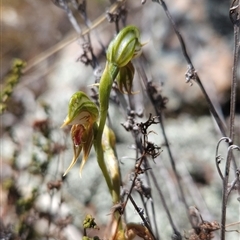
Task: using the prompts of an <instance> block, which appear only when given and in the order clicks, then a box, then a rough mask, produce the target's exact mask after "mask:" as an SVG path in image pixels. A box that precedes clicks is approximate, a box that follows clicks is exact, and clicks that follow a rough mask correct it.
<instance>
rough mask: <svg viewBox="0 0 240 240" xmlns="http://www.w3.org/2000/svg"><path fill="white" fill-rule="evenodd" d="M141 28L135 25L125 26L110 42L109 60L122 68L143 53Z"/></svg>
mask: <svg viewBox="0 0 240 240" xmlns="http://www.w3.org/2000/svg"><path fill="white" fill-rule="evenodd" d="M139 36H140V34H139V30H138V29H137V28H136V27H135V26H127V27H125V28H123V29H122V30H121V31H120V32H119V33H118V35H117V36H116V38H115V39H113V41H112V42H111V43H110V44H109V47H108V51H107V60H108V62H110V63H113V64H115V65H116V66H117V67H119V68H121V67H123V66H125V65H126V64H127V63H128V62H130V61H131V60H132V59H133V58H134V57H136V56H137V55H139V54H140V53H141V48H142V44H141V43H140V42H139Z"/></svg>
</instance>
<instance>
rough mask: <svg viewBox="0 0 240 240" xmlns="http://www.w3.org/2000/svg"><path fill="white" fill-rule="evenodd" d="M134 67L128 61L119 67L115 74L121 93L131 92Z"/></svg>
mask: <svg viewBox="0 0 240 240" xmlns="http://www.w3.org/2000/svg"><path fill="white" fill-rule="evenodd" d="M134 72H135V69H134V67H133V64H132V63H131V62H129V63H128V64H127V65H126V66H124V67H122V68H120V69H119V73H118V75H117V78H116V80H117V84H118V88H119V91H120V92H121V93H128V94H131V93H132V91H131V90H132V85H133V77H134Z"/></svg>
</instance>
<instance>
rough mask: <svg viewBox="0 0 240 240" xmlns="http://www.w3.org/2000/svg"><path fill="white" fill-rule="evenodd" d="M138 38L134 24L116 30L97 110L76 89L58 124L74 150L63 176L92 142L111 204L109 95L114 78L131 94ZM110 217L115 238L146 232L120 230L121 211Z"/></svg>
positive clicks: (113, 173) (114, 166)
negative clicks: (66, 132)
mask: <svg viewBox="0 0 240 240" xmlns="http://www.w3.org/2000/svg"><path fill="white" fill-rule="evenodd" d="M139 37H140V34H139V30H138V29H137V28H136V27H135V26H127V27H125V28H124V29H122V30H121V31H120V32H119V34H118V35H117V36H116V38H115V39H113V41H112V42H111V43H110V45H109V47H108V50H107V62H106V66H105V69H104V71H103V74H102V76H101V79H100V83H99V110H98V108H97V106H96V104H95V103H94V102H92V101H91V100H90V99H89V97H88V96H87V95H86V94H85V93H83V92H77V93H75V94H74V95H73V96H72V98H71V99H70V102H69V108H68V116H67V118H66V119H65V121H64V123H63V125H62V127H64V126H66V125H72V128H71V137H72V143H73V151H74V156H73V160H72V162H71V164H70V166H69V167H68V168H67V170H66V172H65V173H64V175H66V174H67V173H68V172H69V170H70V169H71V168H72V166H73V165H74V164H75V163H76V162H77V159H78V157H79V155H80V153H81V151H82V150H83V160H82V163H81V166H80V174H81V171H82V168H83V166H84V164H85V162H86V161H87V158H88V155H89V152H90V149H91V147H92V145H94V148H95V151H96V155H97V160H98V164H99V167H100V168H101V171H102V173H103V176H104V178H105V181H106V183H107V186H108V189H109V192H110V194H111V197H112V201H113V204H114V205H115V204H119V203H120V185H121V179H120V170H119V166H118V161H117V159H116V156H115V154H114V146H115V136H114V133H113V131H112V130H111V129H109V128H108V127H107V125H106V118H107V114H108V107H109V97H110V92H111V88H112V84H113V82H114V80H116V81H117V84H118V87H119V90H120V92H122V93H125V92H126V93H131V88H132V82H133V77H134V66H133V64H132V62H131V60H132V59H133V58H135V57H137V56H139V55H140V53H141V49H142V46H143V45H144V44H142V43H140V41H139ZM114 217H115V220H116V222H117V228H116V230H117V231H116V234H115V237H114V238H115V239H119V240H120V239H133V237H134V236H135V235H136V234H137V235H139V233H138V232H139V229H140V228H141V231H140V232H142V233H144V234H146V233H145V231H146V228H144V227H140V226H137V224H133V223H129V224H127V225H126V227H125V230H124V229H123V224H122V222H121V221H120V219H121V214H120V213H118V212H116V213H114ZM132 226H134V227H132ZM134 229H135V230H134ZM136 229H137V230H136ZM128 233H129V234H130V233H131V234H130V235H129V234H128ZM150 239H151V238H150Z"/></svg>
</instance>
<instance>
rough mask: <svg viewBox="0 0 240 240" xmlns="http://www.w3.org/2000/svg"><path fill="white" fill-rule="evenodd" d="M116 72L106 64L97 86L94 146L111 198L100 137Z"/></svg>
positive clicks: (112, 66)
mask: <svg viewBox="0 0 240 240" xmlns="http://www.w3.org/2000/svg"><path fill="white" fill-rule="evenodd" d="M118 71H119V69H118V67H116V66H115V65H113V64H110V63H108V62H107V64H106V67H105V69H104V71H103V74H102V77H101V80H100V85H99V103H100V121H99V126H98V131H97V136H96V141H95V144H94V147H95V150H96V153H97V160H98V164H99V167H100V168H101V170H102V173H103V176H104V178H105V180H106V183H107V185H108V189H109V191H110V194H111V196H112V198H113V192H114V190H113V183H112V181H111V178H110V175H109V173H108V170H107V167H106V163H105V161H104V155H103V149H102V135H103V130H104V126H105V123H106V119H107V114H108V106H109V97H110V92H111V89H112V84H113V81H114V79H115V78H116V76H117V74H118ZM114 198H115V197H114Z"/></svg>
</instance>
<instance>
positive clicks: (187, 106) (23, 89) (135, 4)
mask: <svg viewBox="0 0 240 240" xmlns="http://www.w3.org/2000/svg"><path fill="white" fill-rule="evenodd" d="M215 2H217V3H215ZM166 3H167V5H168V7H169V10H170V12H171V13H172V15H173V18H174V20H175V21H176V24H177V26H178V27H179V29H180V31H181V33H182V35H183V38H184V40H185V42H186V45H187V51H188V53H189V55H190V56H191V59H192V62H193V64H194V66H195V68H196V70H197V73H198V74H199V76H200V78H201V80H202V83H203V85H204V87H205V89H206V91H207V93H208V94H209V97H210V98H211V99H212V101H213V103H214V105H215V107H216V109H217V110H218V111H219V114H220V115H221V117H222V119H223V121H224V122H225V124H226V126H228V118H229V96H230V89H231V78H232V66H233V65H232V64H233V27H232V25H231V22H230V20H229V17H228V9H229V3H228V2H227V1H223V2H221V3H219V2H218V1H211V3H210V2H209V1H205V0H204V1H197V0H179V1H173V0H169V1H167V2H166ZM87 4H88V5H87V13H88V18H89V20H90V21H91V22H92V23H94V22H95V20H96V19H97V18H98V17H99V16H100V15H101V14H103V15H102V16H104V13H105V12H106V10H107V9H109V7H110V3H109V1H87ZM1 7H2V19H1V25H2V33H3V34H2V42H1V44H2V56H1V57H2V63H1V70H2V71H1V78H4V76H5V75H6V74H7V72H8V70H9V67H10V64H11V61H12V59H13V58H21V59H23V60H25V61H26V62H27V64H28V65H27V70H26V71H25V73H24V75H23V76H22V78H21V79H20V82H19V83H18V84H17V86H16V88H15V89H14V92H13V95H12V97H11V99H10V100H9V101H8V108H7V111H6V112H5V113H4V114H3V115H2V116H1V127H2V128H1V129H2V130H1V145H2V147H1V148H2V151H1V155H2V157H1V159H2V160H1V161H2V162H1V166H2V167H1V182H2V183H3V188H2V190H1V194H2V197H1V199H2V200H1V202H2V203H1V211H2V222H1V230H0V231H1V235H0V236H1V238H0V239H47V238H46V237H43V236H44V235H46V233H47V232H48V233H52V236H50V237H49V238H48V239H69V240H70V239H71V240H72V239H73V240H74V239H80V238H81V236H82V227H81V226H82V221H83V219H84V216H85V215H86V214H87V213H91V214H92V215H93V216H94V217H95V218H96V220H97V222H98V223H99V225H100V226H101V228H102V229H103V228H104V227H103V226H105V225H106V224H107V222H108V220H109V215H108V214H109V213H110V212H111V199H110V196H109V194H108V190H107V188H106V184H105V182H104V180H103V177H102V175H101V172H100V170H99V168H98V165H97V162H96V159H95V155H94V152H93V151H92V153H91V157H90V159H89V161H88V162H87V164H86V167H85V168H84V170H83V173H82V178H80V177H79V174H78V166H77V167H74V169H72V170H71V172H70V173H69V174H68V176H67V179H65V180H64V182H61V179H62V178H61V176H62V173H63V172H64V170H65V169H66V167H67V166H68V164H69V162H70V160H71V158H72V148H71V144H70V137H69V134H68V131H67V130H66V131H64V130H63V129H60V128H59V127H60V126H61V124H62V122H63V120H64V118H65V116H66V114H67V103H68V100H69V98H70V97H71V95H72V94H73V93H74V92H76V91H77V90H82V91H85V92H88V93H89V94H90V93H92V92H91V87H90V85H92V84H94V83H95V80H96V79H97V78H98V77H99V76H100V73H101V70H102V69H103V68H104V63H105V57H104V52H103V50H102V46H107V44H108V43H109V41H110V40H111V39H112V37H113V36H114V29H115V28H114V27H115V26H114V23H109V22H108V21H107V20H105V21H103V22H102V23H101V24H99V25H98V26H97V27H96V29H95V30H94V31H92V32H91V35H90V36H91V41H92V46H93V51H94V53H95V55H96V56H97V57H98V60H99V67H98V68H97V69H95V70H93V69H92V68H91V67H90V66H85V65H84V64H83V63H82V62H81V61H79V60H78V59H79V57H80V56H81V54H82V53H83V50H82V39H78V40H76V41H73V42H72V43H70V44H68V45H66V46H65V47H63V48H62V49H61V50H59V51H57V52H56V53H55V54H52V55H51V56H49V57H47V58H45V59H44V60H43V61H41V62H39V63H38V64H36V65H34V64H33V63H35V61H36V59H39V56H40V54H43V53H44V54H45V53H49V52H50V49H51V48H52V47H54V46H56V44H59V43H61V42H62V41H64V39H66V38H70V39H71V38H73V37H72V36H77V35H76V33H75V31H74V29H73V27H72V25H71V24H70V22H69V19H68V17H67V15H66V13H65V12H64V11H63V10H62V9H60V8H58V7H56V6H55V5H54V4H53V3H52V2H51V1H47V0H43V1H28V0H22V1H13V0H12V1H11V0H9V1H3V2H2V6H1ZM126 10H127V12H125V10H124V9H123V10H122V13H127V18H126V23H127V24H134V25H136V26H137V27H139V29H140V32H141V38H142V41H143V42H148V43H147V44H146V46H144V48H143V54H142V58H141V61H142V63H143V64H144V69H145V71H146V74H147V77H148V78H149V79H151V80H152V81H153V83H154V84H155V85H156V86H157V87H158V89H161V92H162V95H163V96H165V97H167V98H168V102H167V105H166V110H165V112H164V124H165V130H166V134H167V136H168V139H169V142H170V147H171V150H172V153H173V156H174V158H175V160H176V166H177V169H178V171H179V174H180V175H181V176H182V183H183V184H184V186H185V187H184V190H185V192H186V196H187V201H188V204H189V205H196V206H197V207H198V208H199V210H200V211H201V213H202V216H203V218H204V220H207V221H210V222H211V221H213V220H216V221H218V222H220V216H221V191H222V186H221V180H220V177H219V175H218V173H217V169H216V166H215V151H216V145H217V142H218V140H219V139H220V138H221V137H222V135H221V133H220V131H219V129H218V127H217V125H216V123H215V122H214V120H213V118H212V117H211V115H210V114H209V111H208V107H207V103H206V101H205V99H204V97H203V95H202V93H201V91H200V89H199V87H198V85H197V84H196V83H194V82H193V85H191V84H188V83H186V82H185V73H186V71H187V63H186V62H185V60H184V57H183V54H182V50H181V48H180V45H179V41H178V39H177V37H176V35H175V34H174V31H173V29H172V27H171V25H170V23H169V21H168V19H167V18H166V16H165V14H164V11H163V10H162V8H161V6H160V5H158V4H157V3H153V2H152V1H150V0H148V1H146V3H145V4H144V5H142V4H141V1H140V0H139V1H127V3H126ZM74 14H75V16H76V18H77V20H78V21H79V22H80V26H81V27H82V28H84V27H85V25H84V23H83V20H81V18H80V16H79V15H77V13H76V12H75V13H74ZM135 64H136V65H137V64H139V63H138V62H137V61H136V62H135ZM238 80H239V76H238ZM134 82H135V83H134V91H135V90H136V92H138V93H137V94H134V95H132V96H131V99H132V101H133V102H134V104H135V105H134V106H135V110H136V111H142V112H143V114H144V117H143V119H140V118H139V119H138V121H145V120H146V119H147V118H148V116H149V114H150V113H152V114H153V115H154V109H153V107H152V106H151V104H150V101H149V100H148V98H147V97H146V94H145V89H144V88H143V85H142V84H141V80H140V77H139V75H138V74H136V77H135V79H134ZM238 82H239V81H238ZM1 84H2V85H1V86H3V85H4V81H3V80H2V82H1ZM239 89H240V88H239V87H238V98H237V105H236V106H237V107H236V109H237V110H236V113H237V116H236V135H235V144H238V145H239V144H240V124H239V123H240V108H239V106H240V98H239V96H240V91H239ZM125 97H126V99H127V96H125ZM125 112H126V111H124V110H121V108H119V107H118V106H117V105H116V104H115V103H114V102H113V101H112V102H111V106H110V117H111V122H112V125H113V129H114V131H115V134H116V137H117V147H116V148H117V153H118V157H119V160H120V162H121V163H120V166H121V169H122V177H123V181H124V183H125V184H126V186H128V185H129V174H130V172H131V170H132V169H133V167H134V161H133V160H132V158H134V157H135V151H134V150H133V149H131V148H130V146H131V145H133V143H134V139H132V137H131V135H130V133H128V132H126V131H125V130H124V128H123V127H122V126H121V125H120V123H124V122H125V121H126V114H125ZM152 130H153V131H154V132H155V133H156V134H151V136H150V138H151V140H152V141H153V142H154V143H155V144H157V145H160V146H162V150H163V152H162V154H161V155H160V157H159V158H157V159H156V160H155V163H154V162H151V167H152V168H153V169H154V172H155V174H156V175H157V176H158V180H159V184H160V186H161V187H162V190H163V192H164V194H165V197H166V198H167V203H168V204H169V208H170V211H171V213H172V214H173V218H174V221H175V222H176V225H177V227H178V228H179V229H181V233H182V234H183V232H184V230H185V231H187V230H188V229H189V228H190V226H189V224H187V218H186V213H185V211H184V207H183V204H182V202H181V200H180V198H179V189H178V188H177V187H176V179H175V178H174V174H173V171H172V170H171V166H170V163H169V157H168V154H167V149H166V147H165V146H164V140H163V137H162V131H161V129H160V127H159V126H153V127H152ZM220 152H221V153H222V156H223V157H225V154H226V146H224V144H223V145H222V147H221V151H220ZM235 157H236V159H237V163H238V166H239V157H240V155H239V153H238V154H236V156H235ZM43 163H44V164H46V166H47V167H46V169H44V166H45V165H44V164H43ZM224 163H225V162H223V163H222V167H223V166H224ZM43 165H44V166H43ZM231 171H232V172H233V171H234V167H233V166H232V167H231ZM231 177H232V178H231V180H233V176H231ZM53 182H54V183H55V184H56V185H57V186H58V185H59V188H58V187H55V188H51V186H52V185H49V183H52V184H53ZM57 183H58V184H57ZM152 187H153V186H152ZM33 189H38V194H37V195H36V196H35V195H34V193H33ZM152 191H153V199H154V203H155V207H156V213H157V222H158V225H159V229H160V236H161V239H170V235H171V228H170V225H169V223H168V219H167V217H166V213H165V211H164V209H163V207H162V204H161V201H160V199H159V197H158V195H157V192H156V191H155V190H154V189H153V190H152ZM134 196H135V198H136V201H138V204H139V206H141V201H140V200H139V199H138V196H137V194H134ZM238 197H239V195H237V192H233V193H232V194H231V196H230V199H229V204H228V212H227V224H230V223H233V222H237V221H239V216H240V207H239V201H237V198H238ZM29 199H30V200H29ZM21 201H22V202H24V201H25V203H26V201H29V202H30V203H29V204H28V206H30V207H29V208H27V207H26V205H27V204H25V205H24V204H23V203H22V202H21ZM148 204H149V205H150V201H148ZM16 206H18V208H16ZM23 206H24V207H23ZM23 208H24V209H23ZM127 219H128V221H135V222H141V220H140V218H139V216H138V215H137V213H136V211H135V210H134V209H133V208H131V207H129V208H127ZM23 222H24V224H25V225H24V224H23ZM49 223H51V225H49ZM23 225H24V226H23ZM30 226H31V227H30ZM28 227H29V228H28ZM19 229H20V230H21V231H22V235H21V238H17V237H16V238H14V234H12V233H13V232H18V231H20V230H19ZM29 229H30V230H29ZM32 229H34V231H35V232H37V233H38V237H37V238H36V235H34V234H35V233H34V231H33V230H32ZM232 229H238V230H240V229H239V225H235V226H233V227H232ZM29 232H30V233H31V234H33V235H32V236H35V237H34V238H31V237H29V236H31V235H29V234H30V233H29ZM7 234H9V236H10V235H11V234H12V238H7V237H6V236H7ZM24 234H25V235H24ZM97 234H99V233H97ZM100 235H101V234H100ZM41 236H42V237H41ZM56 236H57V237H56ZM4 237H5V238H4ZM238 237H239V233H236V232H232V233H228V238H227V239H230V238H231V239H238ZM215 239H219V237H218V233H217V234H216V236H215Z"/></svg>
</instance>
